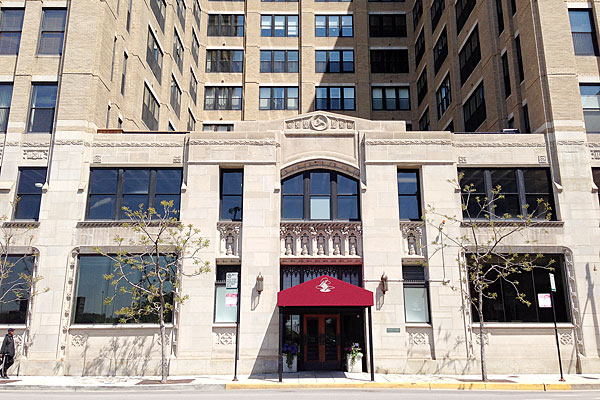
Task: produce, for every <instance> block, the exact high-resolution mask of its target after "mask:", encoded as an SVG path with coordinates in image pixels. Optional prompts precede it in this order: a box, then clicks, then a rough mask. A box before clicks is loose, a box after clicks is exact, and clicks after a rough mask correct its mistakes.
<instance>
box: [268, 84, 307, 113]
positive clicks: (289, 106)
mask: <svg viewBox="0 0 600 400" xmlns="http://www.w3.org/2000/svg"><path fill="white" fill-rule="evenodd" d="M258 109H259V110H297V109H298V87H297V86H295V87H293V86H272V87H265V86H261V87H260V90H259V102H258Z"/></svg>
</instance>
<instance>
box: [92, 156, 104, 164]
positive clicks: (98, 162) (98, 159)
mask: <svg viewBox="0 0 600 400" xmlns="http://www.w3.org/2000/svg"><path fill="white" fill-rule="evenodd" d="M93 161H94V164H100V163H102V156H94V158H93Z"/></svg>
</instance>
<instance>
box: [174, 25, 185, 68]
mask: <svg viewBox="0 0 600 400" xmlns="http://www.w3.org/2000/svg"><path fill="white" fill-rule="evenodd" d="M173 60H174V61H175V64H177V67H178V68H179V72H182V73H183V43H181V39H180V38H179V35H178V34H177V30H175V34H174V35H173Z"/></svg>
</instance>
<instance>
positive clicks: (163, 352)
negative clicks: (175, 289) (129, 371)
mask: <svg viewBox="0 0 600 400" xmlns="http://www.w3.org/2000/svg"><path fill="white" fill-rule="evenodd" d="M159 286H160V289H159V297H160V316H159V321H160V367H161V368H160V373H161V379H160V383H167V378H168V377H169V365H168V363H167V333H166V330H165V295H164V293H163V283H162V282H160V284H159Z"/></svg>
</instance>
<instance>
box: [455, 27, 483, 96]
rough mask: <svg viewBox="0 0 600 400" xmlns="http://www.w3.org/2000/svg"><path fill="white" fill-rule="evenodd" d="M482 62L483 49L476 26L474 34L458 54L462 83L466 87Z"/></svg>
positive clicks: (472, 33)
mask: <svg viewBox="0 0 600 400" xmlns="http://www.w3.org/2000/svg"><path fill="white" fill-rule="evenodd" d="M479 61H481V48H480V45H479V27H478V26H475V28H474V29H473V32H471V34H470V35H469V38H468V39H467V41H466V42H465V44H464V46H463V47H462V49H461V50H460V51H459V52H458V64H459V67H460V83H461V85H464V84H465V82H466V81H467V79H469V77H470V76H471V74H472V73H473V71H474V70H475V68H476V67H477V65H478V64H479Z"/></svg>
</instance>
